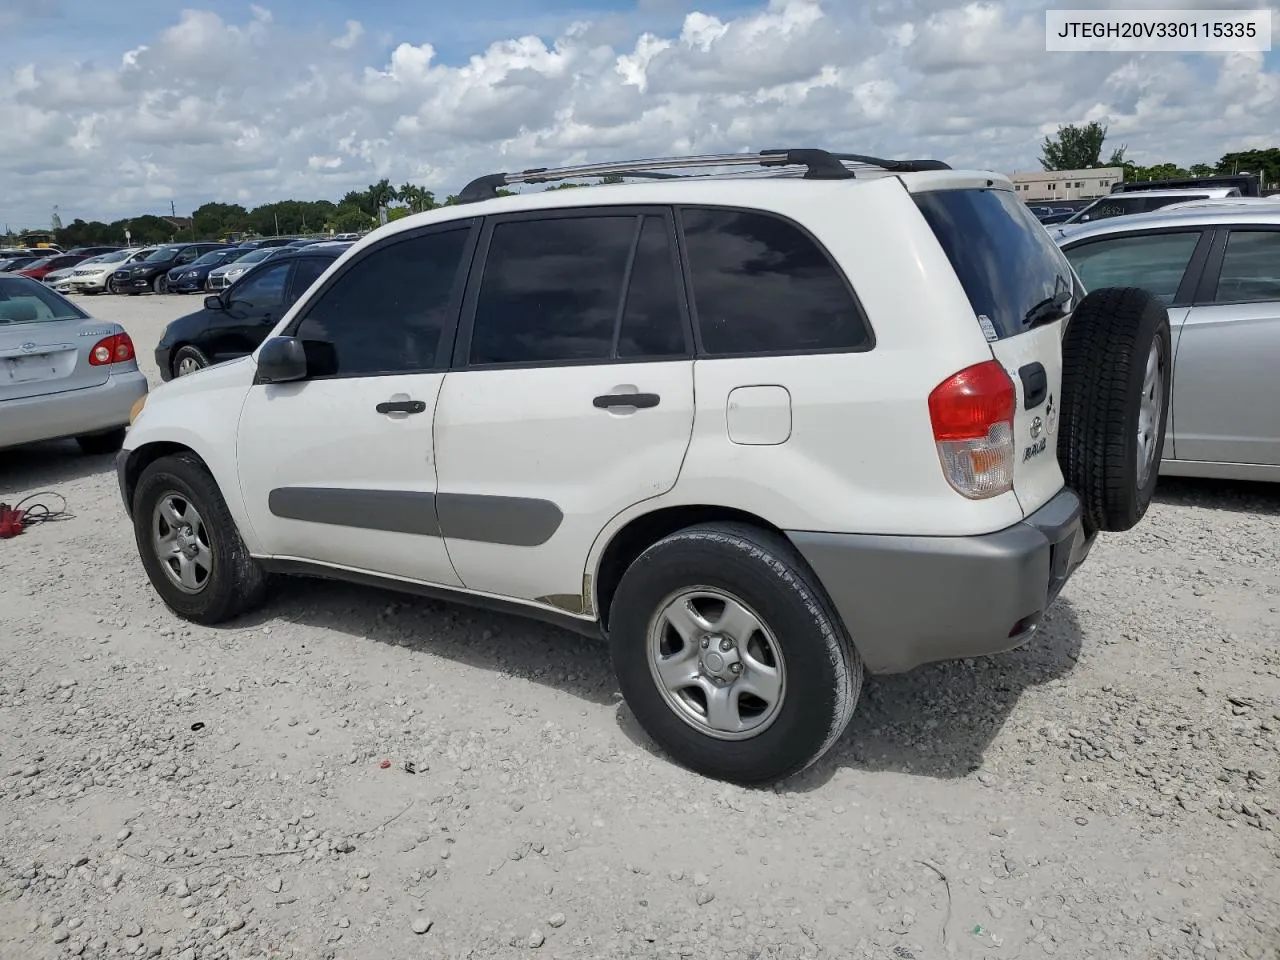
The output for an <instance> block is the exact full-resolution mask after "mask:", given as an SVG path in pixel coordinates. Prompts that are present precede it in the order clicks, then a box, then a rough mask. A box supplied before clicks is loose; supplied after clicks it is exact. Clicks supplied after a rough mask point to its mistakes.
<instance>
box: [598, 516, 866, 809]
mask: <svg viewBox="0 0 1280 960" xmlns="http://www.w3.org/2000/svg"><path fill="white" fill-rule="evenodd" d="M609 637H610V646H611V649H612V655H613V663H614V669H615V671H616V673H617V678H618V683H619V685H620V687H621V690H622V694H623V696H624V697H625V698H626V701H627V704H628V706H629V707H630V708H631V710H632V712H633V713H634V714H635V716H636V719H637V720H638V721H639V722H640V725H641V726H642V727H644V729H645V731H646V732H647V733H648V734H649V735H650V736H651V737H653V739H654V740H656V741H657V742H658V743H659V744H660V745H661V746H662V747H663V748H664V749H665V750H667V752H668V753H670V754H671V755H672V756H673V757H674V758H675V759H676V760H677V761H678V762H680V763H682V764H684V765H686V766H688V767H690V768H691V769H693V770H695V771H697V772H699V773H702V774H704V775H706V776H710V777H714V778H717V779H722V780H728V781H732V782H736V783H742V784H754V783H764V782H769V781H775V780H779V779H782V778H784V777H787V776H789V775H791V774H794V773H796V772H798V771H800V770H803V769H804V768H806V767H808V766H809V765H810V764H812V763H814V762H815V761H816V760H817V759H818V758H819V757H821V756H822V755H823V754H824V753H826V752H827V751H828V750H829V749H830V748H831V746H832V745H833V744H834V743H835V742H836V740H837V739H838V738H839V736H840V734H841V733H842V732H843V731H844V729H845V727H846V726H848V723H849V720H850V718H851V717H852V716H853V709H854V706H855V704H856V703H857V699H858V693H859V691H860V689H861V686H862V661H861V660H860V659H859V657H858V654H857V651H856V650H855V649H854V647H853V643H852V642H851V640H850V638H849V636H848V633H847V632H846V630H845V628H844V626H843V624H842V623H841V622H840V620H839V618H838V617H837V616H836V614H835V613H834V611H833V610H832V609H831V605H830V602H829V601H828V600H827V598H826V594H825V592H824V591H823V590H822V587H821V586H820V584H819V583H818V582H817V579H816V578H815V577H814V575H813V574H812V572H811V571H810V570H809V568H808V566H807V565H806V564H805V563H804V561H803V560H802V559H801V558H800V556H799V554H797V553H796V551H795V549H794V548H793V547H792V546H791V544H790V543H788V542H787V541H786V540H785V539H784V538H782V537H781V536H779V535H777V534H775V533H771V532H769V531H767V530H763V529H759V528H756V527H753V526H750V525H747V524H740V523H723V524H704V525H699V526H695V527H690V528H688V529H685V530H681V531H679V532H677V533H674V534H672V535H671V536H668V537H666V538H665V539H663V540H660V541H659V542H658V543H655V544H654V545H653V546H651V547H649V548H648V549H647V550H645V551H644V552H643V553H642V554H641V555H640V556H639V557H637V558H636V560H635V561H634V562H633V563H632V564H631V566H630V567H629V568H628V569H627V571H626V573H625V574H624V575H623V578H622V582H621V583H620V584H619V585H618V590H617V593H616V594H615V596H614V600H613V604H612V606H611V609H610V613H609Z"/></svg>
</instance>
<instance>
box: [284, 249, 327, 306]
mask: <svg viewBox="0 0 1280 960" xmlns="http://www.w3.org/2000/svg"><path fill="white" fill-rule="evenodd" d="M332 264H333V261H332V260H329V259H327V258H323V257H304V258H303V259H301V260H295V261H294V266H293V279H292V280H290V281H289V296H288V302H289V303H293V301H295V300H297V299H298V298H299V297H300V296H302V295H303V294H304V293H306V292H307V288H308V287H310V286H311V285H312V284H313V283H315V282H316V281H317V280H319V279H320V274H322V273H324V272H325V271H326V270H327V269H329V267H330V266H331V265H332Z"/></svg>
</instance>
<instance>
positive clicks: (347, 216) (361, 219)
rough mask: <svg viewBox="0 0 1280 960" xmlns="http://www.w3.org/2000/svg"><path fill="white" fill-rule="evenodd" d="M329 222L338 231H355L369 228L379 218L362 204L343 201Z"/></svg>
mask: <svg viewBox="0 0 1280 960" xmlns="http://www.w3.org/2000/svg"><path fill="white" fill-rule="evenodd" d="M329 222H330V223H332V224H333V229H334V230H336V231H337V232H338V233H355V232H356V231H358V230H367V229H368V228H369V227H371V226H373V224H375V223H376V222H377V220H376V219H375V218H374V217H373V215H372V214H370V213H367V212H366V211H365V210H364V209H363V208H362V207H360V206H357V205H355V204H349V203H341V204H339V205H338V208H337V209H336V210H335V211H334V213H333V216H332V217H330V218H329Z"/></svg>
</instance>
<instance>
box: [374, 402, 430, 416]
mask: <svg viewBox="0 0 1280 960" xmlns="http://www.w3.org/2000/svg"><path fill="white" fill-rule="evenodd" d="M374 409H375V410H377V411H378V412H379V413H423V412H425V411H426V409H427V405H426V404H425V403H423V402H422V401H421V400H386V401H384V402H382V403H380V404H378V405H377V406H376V407H374Z"/></svg>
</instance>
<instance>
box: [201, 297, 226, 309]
mask: <svg viewBox="0 0 1280 960" xmlns="http://www.w3.org/2000/svg"><path fill="white" fill-rule="evenodd" d="M204 308H205V309H206V310H225V309H227V305H226V304H225V303H223V302H222V298H221V297H205V298H204Z"/></svg>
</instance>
